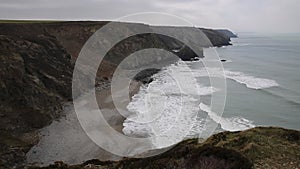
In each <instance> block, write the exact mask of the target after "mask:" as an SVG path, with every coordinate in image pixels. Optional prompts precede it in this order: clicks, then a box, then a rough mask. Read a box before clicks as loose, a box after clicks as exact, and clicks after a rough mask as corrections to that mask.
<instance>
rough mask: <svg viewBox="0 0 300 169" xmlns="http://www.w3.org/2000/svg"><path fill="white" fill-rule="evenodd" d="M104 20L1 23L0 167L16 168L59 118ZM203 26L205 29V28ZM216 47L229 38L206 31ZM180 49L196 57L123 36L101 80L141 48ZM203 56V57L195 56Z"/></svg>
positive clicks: (167, 41) (163, 43)
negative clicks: (83, 54) (80, 61)
mask: <svg viewBox="0 0 300 169" xmlns="http://www.w3.org/2000/svg"><path fill="white" fill-rule="evenodd" d="M106 23H107V22H53V23H23V24H22V23H2V24H0V117H1V118H0V147H1V148H0V154H1V155H0V160H1V166H2V167H4V166H6V167H12V166H15V167H20V166H22V162H23V161H24V154H25V153H26V152H27V151H28V150H29V148H30V147H31V146H32V145H34V144H35V143H36V141H37V134H36V130H37V129H39V128H42V127H44V126H46V125H48V124H50V123H51V121H52V120H53V119H55V118H58V117H60V116H61V110H62V107H63V104H64V103H65V102H67V101H70V100H71V99H72V97H71V87H72V85H71V82H72V71H73V67H74V63H75V60H76V57H77V56H78V54H79V52H80V50H81V48H82V46H83V45H84V43H85V42H86V40H87V39H88V38H89V37H90V36H91V35H92V34H93V33H94V32H95V31H96V30H97V29H99V28H101V27H102V26H103V25H105V24H106ZM203 30H204V29H203ZM204 33H205V34H207V36H208V38H209V39H210V40H211V42H212V44H213V45H215V46H222V45H229V39H228V38H226V37H224V36H223V35H221V34H220V33H218V32H216V31H213V30H204ZM152 47H155V48H162V49H166V50H169V51H171V50H173V49H178V48H180V49H182V50H181V51H180V52H179V53H178V55H179V57H181V58H183V59H184V60H190V59H191V58H194V57H196V55H195V53H193V52H192V51H191V50H190V49H189V48H187V47H185V46H183V44H182V43H181V42H179V41H176V40H174V39H171V38H168V37H163V36H159V35H155V34H144V35H139V36H134V37H131V38H128V39H126V40H124V43H120V44H118V45H116V46H115V47H114V48H113V49H112V50H111V51H110V52H109V53H108V54H107V56H106V57H105V60H104V61H103V63H102V65H101V68H100V69H99V70H98V71H100V72H101V73H99V74H101V76H99V77H98V78H99V79H102V80H103V79H104V80H107V79H109V78H110V77H111V76H112V74H113V70H114V69H115V68H116V66H117V64H118V61H121V60H122V59H123V58H125V57H126V56H127V55H129V54H131V53H133V52H135V51H138V50H140V49H144V48H152ZM199 57H203V56H199Z"/></svg>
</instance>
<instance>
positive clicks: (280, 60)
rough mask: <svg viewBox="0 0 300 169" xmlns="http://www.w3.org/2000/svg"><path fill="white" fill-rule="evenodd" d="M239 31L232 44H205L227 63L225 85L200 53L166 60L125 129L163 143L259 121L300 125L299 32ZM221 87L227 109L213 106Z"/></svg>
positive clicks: (207, 51)
mask: <svg viewBox="0 0 300 169" xmlns="http://www.w3.org/2000/svg"><path fill="white" fill-rule="evenodd" d="M238 36H239V37H238V38H232V46H226V47H221V48H208V49H205V50H204V55H205V57H208V55H209V54H210V53H211V52H210V50H214V51H216V52H217V54H218V55H219V57H220V59H221V60H223V61H225V60H226V61H225V62H221V63H222V66H223V69H222V70H219V69H217V70H216V74H220V73H221V74H222V75H223V76H224V77H225V78H226V81H225V82H226V87H225V88H222V89H218V88H214V87H213V86H212V85H211V84H210V79H209V78H210V76H212V75H208V73H207V70H206V68H205V67H204V66H203V63H202V60H201V59H200V60H198V61H191V62H183V61H178V62H177V63H174V64H171V65H169V66H166V67H165V68H163V69H162V71H161V72H159V73H158V74H156V75H154V76H153V79H154V80H153V81H152V82H151V83H149V84H146V85H143V86H141V88H140V91H139V92H138V93H137V94H136V95H134V96H133V99H132V101H131V102H130V103H129V105H128V106H127V109H128V110H129V111H130V112H131V115H130V116H129V117H127V119H126V120H125V121H124V123H123V126H124V128H123V132H124V133H125V134H126V135H128V136H139V137H141V136H142V137H143V136H147V137H148V136H151V137H153V144H154V145H156V147H157V148H162V147H167V146H169V145H172V144H174V143H176V142H178V140H180V139H182V138H183V137H184V138H188V137H204V139H205V137H209V136H210V135H212V134H214V133H218V132H222V131H242V130H247V129H250V128H253V127H256V126H276V127H284V128H289V129H296V130H300V34H259V33H250V32H247V33H246V32H240V33H238ZM190 72H192V73H193V75H194V76H190ZM182 86H183V87H182ZM182 88H183V89H182ZM222 90H226V97H225V101H224V103H225V105H224V111H223V112H214V111H213V110H212V107H211V106H212V105H211V98H212V95H213V94H214V93H217V92H220V91H222ZM211 126H216V127H211ZM204 133H206V134H204Z"/></svg>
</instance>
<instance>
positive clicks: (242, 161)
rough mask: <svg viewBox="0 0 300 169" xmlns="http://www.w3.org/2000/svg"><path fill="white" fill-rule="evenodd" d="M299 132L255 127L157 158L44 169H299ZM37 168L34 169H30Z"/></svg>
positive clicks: (187, 143)
mask: <svg viewBox="0 0 300 169" xmlns="http://www.w3.org/2000/svg"><path fill="white" fill-rule="evenodd" d="M299 152H300V132H299V131H295V130H287V129H282V128H274V127H258V128H253V129H250V130H247V131H242V132H222V133H219V134H216V135H213V136H211V137H210V138H209V139H207V140H206V141H205V142H203V143H199V141H198V139H190V140H186V141H183V142H181V143H179V144H178V145H176V146H175V147H173V148H172V149H171V150H169V151H167V152H165V153H163V154H160V155H158V156H154V157H149V158H143V159H138V158H137V159H131V158H127V159H123V160H121V161H118V162H112V161H99V160H90V161H87V162H85V163H83V164H81V165H74V166H69V165H67V164H64V163H63V162H57V163H55V164H53V165H50V166H48V167H44V168H45V169H58V168H65V169H67V168H70V169H81V168H92V169H96V168H98V169H99V168H100V169H117V168H118V169H129V168H145V169H160V168H172V169H252V168H256V169H269V168H274V169H281V168H291V169H292V168H297V167H299V166H300V161H299V159H300V153H299ZM32 168H38V167H32Z"/></svg>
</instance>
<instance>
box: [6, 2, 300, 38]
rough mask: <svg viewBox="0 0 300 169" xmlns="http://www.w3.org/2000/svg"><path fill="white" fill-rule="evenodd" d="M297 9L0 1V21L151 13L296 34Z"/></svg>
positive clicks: (284, 5) (285, 5)
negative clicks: (163, 13) (162, 13)
mask: <svg viewBox="0 0 300 169" xmlns="http://www.w3.org/2000/svg"><path fill="white" fill-rule="evenodd" d="M299 9H300V2H299V1H298V0H284V1H283V0H185V1H183V0H163V1H162V0H151V1H149V0H130V1H128V0H64V1H61V0H27V1H24V0H14V1H6V0H0V16H1V19H59V20H113V19H115V18H119V17H122V16H124V15H128V14H132V13H137V12H151V11H153V12H165V13H170V14H173V15H178V16H180V17H184V18H186V19H187V20H189V21H190V22H192V23H193V24H194V25H197V26H203V27H214V28H230V29H233V30H237V31H273V32H281V31H290V32H299V31H300V30H299V29H300V23H299V21H298V18H299V12H298V11H299Z"/></svg>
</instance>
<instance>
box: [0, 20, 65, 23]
mask: <svg viewBox="0 0 300 169" xmlns="http://www.w3.org/2000/svg"><path fill="white" fill-rule="evenodd" d="M54 22H65V21H62V20H0V23H54Z"/></svg>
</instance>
